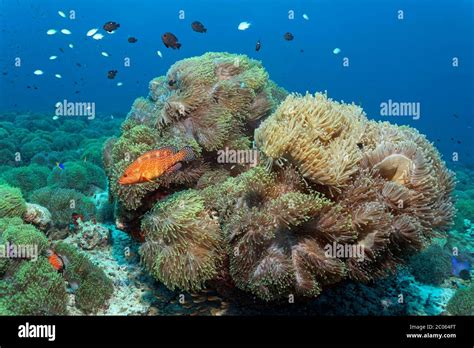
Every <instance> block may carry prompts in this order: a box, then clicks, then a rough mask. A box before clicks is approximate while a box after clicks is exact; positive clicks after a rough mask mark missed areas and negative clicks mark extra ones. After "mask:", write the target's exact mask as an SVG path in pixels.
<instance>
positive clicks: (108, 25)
mask: <svg viewBox="0 0 474 348" xmlns="http://www.w3.org/2000/svg"><path fill="white" fill-rule="evenodd" d="M103 28H104V30H105V31H106V32H108V33H111V32H113V31H115V30H117V28H120V24H118V23H116V22H107V23H105V24H104V26H103Z"/></svg>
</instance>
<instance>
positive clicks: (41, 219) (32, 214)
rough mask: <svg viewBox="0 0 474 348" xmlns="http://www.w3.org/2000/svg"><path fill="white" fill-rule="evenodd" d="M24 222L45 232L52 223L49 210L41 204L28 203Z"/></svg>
mask: <svg viewBox="0 0 474 348" xmlns="http://www.w3.org/2000/svg"><path fill="white" fill-rule="evenodd" d="M23 220H25V221H26V222H29V223H31V224H33V225H35V226H36V227H38V228H39V229H40V230H42V231H45V230H46V229H47V228H48V226H49V224H50V223H51V213H50V212H49V210H48V209H47V208H45V207H42V206H41V205H39V204H33V203H26V212H25V214H24V215H23Z"/></svg>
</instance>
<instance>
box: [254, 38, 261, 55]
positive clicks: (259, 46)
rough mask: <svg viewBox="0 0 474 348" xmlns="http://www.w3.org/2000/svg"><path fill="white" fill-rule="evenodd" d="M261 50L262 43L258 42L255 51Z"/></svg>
mask: <svg viewBox="0 0 474 348" xmlns="http://www.w3.org/2000/svg"><path fill="white" fill-rule="evenodd" d="M260 48H262V43H261V42H260V40H258V41H257V43H256V44H255V51H257V52H258V51H260Z"/></svg>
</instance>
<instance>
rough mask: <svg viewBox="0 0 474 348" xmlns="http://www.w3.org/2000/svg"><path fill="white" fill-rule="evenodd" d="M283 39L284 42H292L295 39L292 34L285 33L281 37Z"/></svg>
mask: <svg viewBox="0 0 474 348" xmlns="http://www.w3.org/2000/svg"><path fill="white" fill-rule="evenodd" d="M283 38H284V39H285V40H286V41H291V40H293V39H294V38H295V37H294V36H293V34H292V33H290V32H287V33H285V35H283Z"/></svg>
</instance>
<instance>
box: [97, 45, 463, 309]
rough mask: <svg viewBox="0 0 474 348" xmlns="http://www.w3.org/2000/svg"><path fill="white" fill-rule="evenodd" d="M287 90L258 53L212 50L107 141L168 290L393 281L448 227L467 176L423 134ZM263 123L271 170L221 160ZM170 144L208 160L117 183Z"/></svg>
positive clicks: (133, 219) (130, 224) (126, 218)
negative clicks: (461, 178)
mask: <svg viewBox="0 0 474 348" xmlns="http://www.w3.org/2000/svg"><path fill="white" fill-rule="evenodd" d="M285 96H286V92H285V91H283V90H281V89H279V88H278V87H277V86H276V85H275V84H274V83H273V82H271V81H269V79H268V75H267V73H266V72H265V70H264V69H263V68H262V66H261V65H260V64H259V63H258V62H255V61H253V60H250V59H248V58H247V57H245V56H237V55H231V54H226V53H207V54H205V55H203V56H201V57H194V58H190V59H185V60H182V61H179V62H177V63H176V64H174V65H173V66H172V67H171V68H170V70H169V71H168V73H167V76H166V77H159V78H156V79H154V80H152V81H151V82H150V93H149V95H148V97H147V98H138V99H137V100H136V101H135V103H134V104H133V106H132V110H131V111H130V113H129V115H128V117H127V119H126V121H125V122H124V123H123V124H122V127H121V130H122V134H121V135H120V137H115V138H110V139H109V140H108V141H107V142H106V143H105V145H104V148H103V150H104V151H103V153H104V158H103V163H104V165H105V169H106V173H107V176H108V178H109V193H110V195H111V197H112V198H114V199H116V201H117V205H116V216H117V226H120V228H124V229H126V230H128V231H130V232H132V233H134V234H137V235H140V236H142V237H143V238H144V240H145V243H144V244H143V245H142V247H141V250H140V253H141V256H142V261H143V263H144V265H145V267H146V268H147V269H148V271H149V272H150V273H151V275H153V276H154V277H155V278H156V279H158V280H160V281H161V282H163V283H164V284H165V285H166V286H167V287H169V288H171V289H175V288H179V289H183V290H188V291H194V290H198V289H201V288H203V287H205V286H208V285H210V286H216V287H217V288H219V287H224V288H231V289H233V288H238V289H239V290H243V291H244V292H247V293H251V294H252V295H254V296H256V297H257V298H259V299H263V300H265V301H278V300H279V299H285V298H287V297H288V296H290V295H296V296H302V297H315V296H318V295H319V294H320V293H321V291H323V290H324V288H327V287H329V286H330V285H332V284H335V283H339V282H341V281H342V280H344V279H350V280H352V281H360V282H369V281H372V280H375V279H378V278H381V277H384V276H386V275H388V274H390V273H391V272H392V271H394V270H395V269H396V268H397V266H398V265H400V264H403V263H404V262H405V261H406V260H407V259H408V258H409V257H410V256H412V255H413V254H415V253H416V252H418V251H420V250H423V249H424V248H426V247H428V246H429V245H430V244H431V241H432V239H433V238H434V237H443V236H445V234H444V233H445V232H446V231H447V229H448V228H449V226H450V225H451V222H452V219H453V216H454V207H453V202H452V198H451V193H452V191H453V189H454V175H453V173H452V172H451V171H449V170H448V169H447V168H446V166H445V164H444V162H443V161H442V160H441V158H440V155H439V153H438V151H437V150H436V149H435V148H434V146H433V145H432V144H431V143H430V142H428V141H427V140H426V138H425V137H424V136H423V135H421V134H420V133H418V132H417V131H416V130H415V129H413V128H410V127H405V126H403V127H400V126H395V125H391V124H389V123H386V122H375V121H370V120H369V119H368V118H367V117H366V115H365V113H364V111H363V110H362V109H361V108H360V107H359V106H356V105H354V104H345V103H338V102H335V101H333V100H331V99H329V98H328V97H327V95H325V94H319V93H317V94H316V95H310V94H307V95H305V96H300V95H296V94H293V95H290V96H288V97H286V99H285V100H284V101H283V102H282V103H281V104H280V105H279V106H278V107H277V105H278V102H279V101H281V100H282V99H283V98H284V97H285ZM270 114H271V115H270ZM269 115H270V116H269ZM256 127H258V128H257V129H255V128H256ZM254 129H255V145H256V148H257V149H258V151H259V154H260V156H259V157H260V158H261V159H262V163H261V164H260V165H259V166H257V167H256V168H251V166H250V165H233V164H225V163H224V164H222V163H218V162H219V161H218V160H217V159H216V151H217V150H220V149H224V148H227V147H228V148H231V149H232V148H234V149H246V150H250V149H252V140H253V135H254ZM166 145H173V146H176V147H177V148H182V147H183V146H191V147H192V148H193V150H194V151H195V153H196V155H197V160H195V161H192V162H190V163H186V164H184V166H183V168H182V169H181V170H179V171H177V172H175V173H173V174H171V175H168V174H165V175H163V176H162V177H160V178H158V179H157V180H156V181H155V182H150V183H144V184H137V185H128V186H122V185H119V184H118V183H117V179H118V177H119V176H120V175H121V174H122V173H123V170H124V169H125V168H126V167H127V166H128V165H129V164H130V163H131V162H133V161H134V159H136V158H137V157H139V156H140V155H142V154H143V153H145V152H146V151H149V150H152V149H156V148H159V147H161V146H166ZM415 273H416V272H415Z"/></svg>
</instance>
